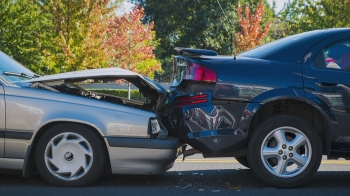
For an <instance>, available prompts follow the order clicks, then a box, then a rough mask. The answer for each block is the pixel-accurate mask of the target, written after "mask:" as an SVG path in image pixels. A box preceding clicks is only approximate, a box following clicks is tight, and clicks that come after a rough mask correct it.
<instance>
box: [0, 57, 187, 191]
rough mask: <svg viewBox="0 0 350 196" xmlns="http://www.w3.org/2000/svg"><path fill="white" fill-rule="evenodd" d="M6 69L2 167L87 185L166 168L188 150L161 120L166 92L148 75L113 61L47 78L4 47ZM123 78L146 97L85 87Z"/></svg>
mask: <svg viewBox="0 0 350 196" xmlns="http://www.w3.org/2000/svg"><path fill="white" fill-rule="evenodd" d="M0 72H1V73H2V75H1V76H0V169H11V170H21V171H22V173H23V176H28V175H29V174H30V171H31V170H32V169H37V170H38V172H39V174H40V175H41V176H42V178H43V179H45V180H46V181H47V182H49V183H51V184H53V185H56V186H86V185H89V184H91V183H93V182H95V181H96V180H97V179H98V178H99V177H100V176H101V174H102V173H103V172H111V173H113V174H156V173H161V172H165V171H166V170H168V169H169V168H171V167H172V166H173V164H174V161H175V159H176V158H177V156H178V155H179V154H180V153H181V150H182V146H183V145H182V143H181V142H179V141H178V140H177V139H175V138H172V137H170V136H168V132H167V130H166V129H165V128H164V126H163V125H162V124H161V123H160V116H159V113H160V112H161V111H162V110H163V106H164V105H165V102H166V99H167V91H166V90H165V89H163V88H162V87H161V86H160V85H158V84H157V83H155V82H153V81H152V80H150V79H148V78H146V77H144V76H141V75H139V74H137V73H134V72H131V71H127V70H123V69H118V68H107V69H96V70H85V71H76V72H70V73H63V74H56V75H50V76H43V77H40V76H37V75H36V74H35V73H33V72H31V71H30V70H28V69H26V68H25V67H23V66H22V65H20V64H19V63H18V62H16V61H15V60H13V59H12V58H10V57H8V56H7V55H6V54H4V53H2V52H0ZM120 82H124V83H130V84H132V85H134V86H135V88H137V89H138V90H139V93H140V99H136V100H133V99H127V98H124V97H120V96H116V95H112V94H108V93H101V91H92V90H88V89H86V88H84V85H85V86H86V84H91V83H94V84H96V83H99V84H111V83H120Z"/></svg>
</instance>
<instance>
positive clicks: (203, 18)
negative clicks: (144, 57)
mask: <svg viewBox="0 0 350 196" xmlns="http://www.w3.org/2000/svg"><path fill="white" fill-rule="evenodd" d="M132 2H136V3H139V4H140V6H143V7H144V8H145V18H144V22H145V23H149V22H150V21H154V25H155V26H154V30H155V31H156V39H157V40H159V45H158V46H157V47H156V49H155V53H156V56H157V58H158V59H159V60H160V61H161V63H162V68H163V70H164V73H163V74H162V75H160V76H159V77H158V78H159V79H160V78H161V79H163V78H170V75H171V71H172V55H175V54H176V51H174V47H188V48H203V49H213V50H215V51H217V52H218V53H219V54H223V55H231V54H232V39H231V35H232V32H233V31H236V29H237V28H238V21H237V16H236V7H237V5H238V2H241V3H243V4H245V3H249V4H250V5H251V7H252V8H253V10H254V11H255V7H256V5H257V4H258V3H259V2H261V0H249V1H239V0H219V2H220V4H221V6H222V8H223V10H224V12H225V14H226V16H227V18H226V17H225V15H224V14H223V13H222V11H221V9H220V7H219V4H218V2H217V0H206V1H197V0H195V1H193V0H167V1H164V0H132ZM263 2H264V6H266V8H265V10H266V13H267V15H273V10H272V8H271V7H269V6H268V3H267V2H266V1H263ZM266 22H267V20H266V19H264V20H263V22H262V23H263V26H264V25H265V23H266Z"/></svg>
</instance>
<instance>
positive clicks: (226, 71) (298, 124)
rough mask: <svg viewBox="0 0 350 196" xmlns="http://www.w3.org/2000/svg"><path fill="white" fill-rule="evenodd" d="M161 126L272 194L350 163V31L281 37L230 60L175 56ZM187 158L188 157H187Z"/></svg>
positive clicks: (205, 54)
mask: <svg viewBox="0 0 350 196" xmlns="http://www.w3.org/2000/svg"><path fill="white" fill-rule="evenodd" d="M177 50H178V52H179V55H178V56H175V57H174V75H173V78H172V85H171V87H170V92H171V93H170V94H171V96H170V98H169V103H170V104H169V105H168V107H167V108H166V109H167V110H168V111H165V113H168V114H169V115H168V116H165V117H163V119H162V121H163V124H165V126H166V127H167V128H168V130H172V134H173V135H175V136H176V137H178V138H180V139H181V140H183V142H186V143H187V144H189V145H190V146H192V147H193V148H194V150H192V152H193V151H199V152H201V153H203V156H204V157H235V158H236V159H237V160H238V161H239V162H240V163H241V164H243V165H244V166H247V167H249V168H251V169H252V171H253V172H254V173H255V174H256V175H257V176H258V177H259V178H260V179H261V180H262V181H264V182H265V184H267V185H269V186H277V187H285V188H288V187H296V186H299V185H302V184H304V183H305V182H306V181H308V180H310V179H311V178H312V177H313V175H314V174H315V172H316V171H317V169H318V167H319V166H320V163H321V159H322V155H327V156H328V158H329V159H338V158H340V157H343V158H349V157H350V124H348V123H349V122H350V29H348V28H341V29H325V30H316V31H311V32H306V33H301V34H298V35H293V36H290V37H286V38H283V39H280V40H277V41H275V42H272V43H269V44H266V45H263V46H260V47H258V48H255V49H252V50H250V51H247V52H244V53H241V54H240V55H238V56H237V57H235V56H219V55H217V53H216V52H215V51H212V50H202V49H189V48H177ZM185 154H186V152H185Z"/></svg>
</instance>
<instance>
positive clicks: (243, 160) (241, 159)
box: [235, 157, 250, 168]
mask: <svg viewBox="0 0 350 196" xmlns="http://www.w3.org/2000/svg"><path fill="white" fill-rule="evenodd" d="M235 159H236V160H237V161H238V163H240V164H241V165H243V166H244V167H246V168H250V166H249V163H248V159H247V157H235Z"/></svg>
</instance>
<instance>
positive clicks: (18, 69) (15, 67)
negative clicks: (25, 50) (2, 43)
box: [0, 51, 36, 83]
mask: <svg viewBox="0 0 350 196" xmlns="http://www.w3.org/2000/svg"><path fill="white" fill-rule="evenodd" d="M0 73H1V77H2V78H4V79H5V80H6V81H8V82H10V83H17V82H21V81H23V80H28V79H30V78H31V77H35V76H36V74H35V73H33V72H32V71H30V70H29V69H27V68H26V67H24V66H23V65H21V64H20V63H19V62H17V61H16V60H14V59H13V58H11V57H9V56H7V55H6V54H5V53H3V52H1V51H0ZM8 73H12V74H8Z"/></svg>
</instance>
